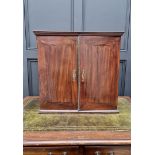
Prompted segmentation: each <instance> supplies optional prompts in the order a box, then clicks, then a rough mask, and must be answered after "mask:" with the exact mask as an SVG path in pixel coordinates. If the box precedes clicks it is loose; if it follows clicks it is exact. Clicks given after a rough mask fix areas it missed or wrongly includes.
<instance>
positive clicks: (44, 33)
mask: <svg viewBox="0 0 155 155" xmlns="http://www.w3.org/2000/svg"><path fill="white" fill-rule="evenodd" d="M33 32H34V34H35V35H36V36H79V35H80V36H82V35H87V36H111V37H120V36H121V35H122V34H123V33H124V32H54V31H33Z"/></svg>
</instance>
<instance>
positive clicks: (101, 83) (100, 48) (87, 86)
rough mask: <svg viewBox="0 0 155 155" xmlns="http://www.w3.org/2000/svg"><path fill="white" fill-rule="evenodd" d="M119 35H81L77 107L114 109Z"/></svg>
mask: <svg viewBox="0 0 155 155" xmlns="http://www.w3.org/2000/svg"><path fill="white" fill-rule="evenodd" d="M119 46H120V38H119V37H101V36H80V70H81V86H80V88H81V89H80V109H81V110H92V109H95V110H101V109H117V100H118V79H119V61H120V58H119V53H120V52H119Z"/></svg>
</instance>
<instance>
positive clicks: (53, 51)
mask: <svg viewBox="0 0 155 155" xmlns="http://www.w3.org/2000/svg"><path fill="white" fill-rule="evenodd" d="M76 40H77V39H76V37H63V36H61V37H59V36H55V37H54V36H38V37H37V41H38V50H39V51H38V52H39V54H38V65H39V81H40V85H39V87H40V88H39V89H40V100H41V105H40V109H42V110H43V109H49V110H64V109H77V79H76V78H77V77H76V72H77V56H76V55H77V54H76Z"/></svg>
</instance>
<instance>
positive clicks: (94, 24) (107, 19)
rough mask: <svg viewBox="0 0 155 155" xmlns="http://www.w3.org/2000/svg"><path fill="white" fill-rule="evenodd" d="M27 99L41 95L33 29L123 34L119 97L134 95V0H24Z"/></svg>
mask: <svg viewBox="0 0 155 155" xmlns="http://www.w3.org/2000/svg"><path fill="white" fill-rule="evenodd" d="M23 4H24V24H23V25H24V57H23V62H24V63H23V64H24V66H23V68H24V79H23V80H24V82H23V85H24V86H23V87H24V91H23V93H24V96H28V95H38V73H37V49H36V42H35V36H34V34H33V32H32V31H33V30H52V31H113V32H117V31H123V32H124V35H123V36H122V40H121V50H120V57H121V61H120V80H119V95H129V96H130V95H131V77H130V76H131V59H130V58H131V57H130V56H131V52H130V0H24V3H23Z"/></svg>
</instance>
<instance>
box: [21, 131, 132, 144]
mask: <svg viewBox="0 0 155 155" xmlns="http://www.w3.org/2000/svg"><path fill="white" fill-rule="evenodd" d="M130 144H131V134H130V131H44V132H43V131H40V132H39V131H37V132H32V131H31V132H30V131H26V132H24V146H54V145H59V146H61V145H130Z"/></svg>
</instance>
